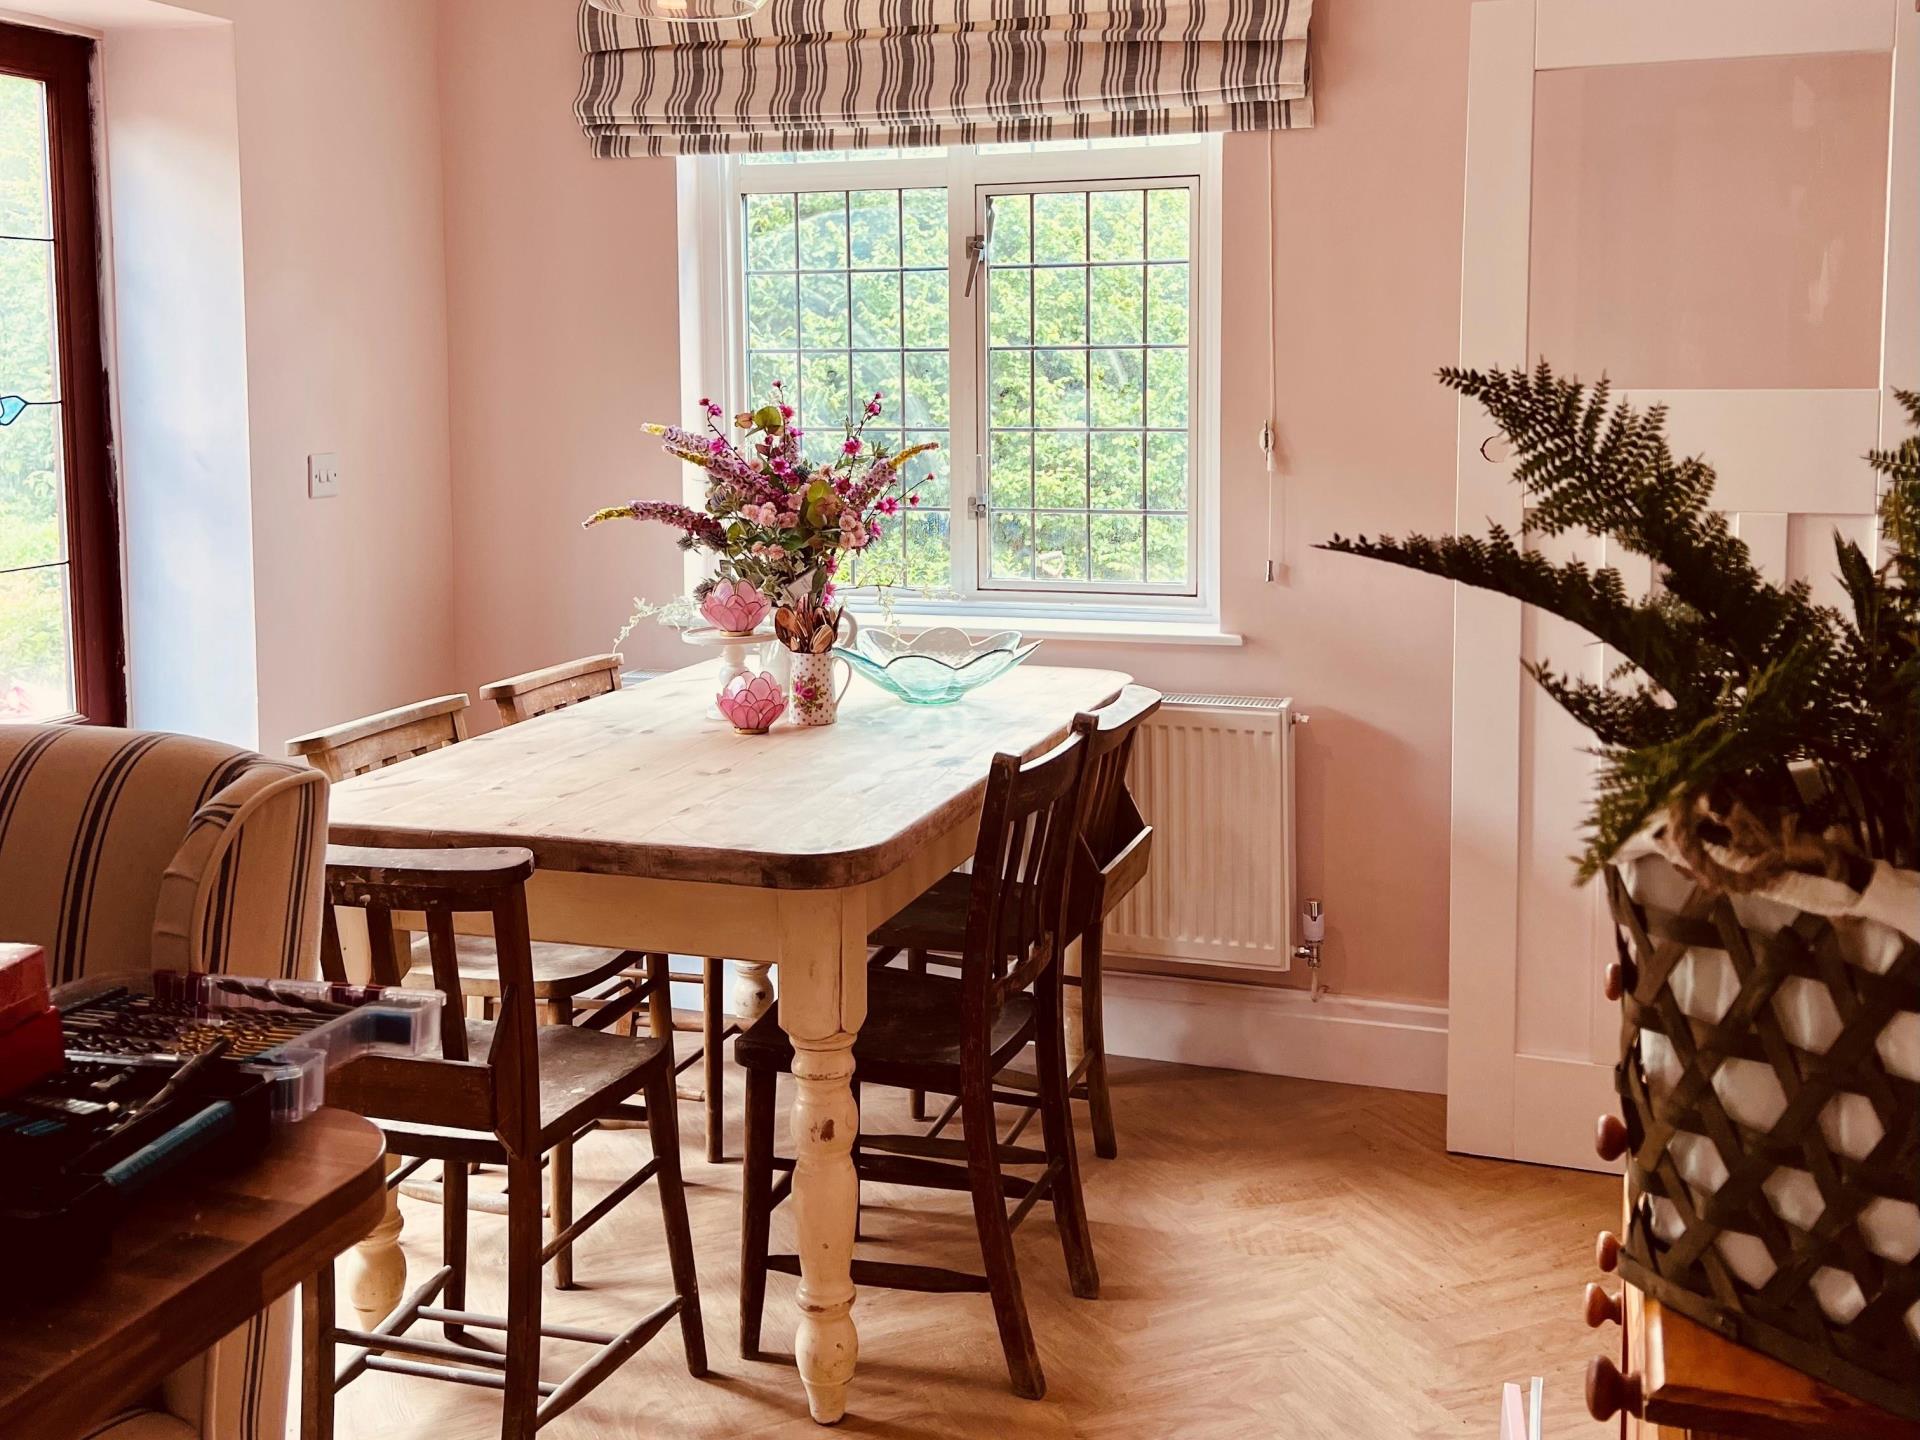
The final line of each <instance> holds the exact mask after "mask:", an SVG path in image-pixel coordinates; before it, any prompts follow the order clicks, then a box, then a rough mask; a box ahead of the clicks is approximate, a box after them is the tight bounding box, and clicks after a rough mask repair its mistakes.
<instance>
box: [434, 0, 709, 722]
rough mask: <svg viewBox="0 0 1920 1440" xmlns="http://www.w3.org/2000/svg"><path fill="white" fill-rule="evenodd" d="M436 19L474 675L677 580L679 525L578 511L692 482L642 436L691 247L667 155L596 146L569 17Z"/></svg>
mask: <svg viewBox="0 0 1920 1440" xmlns="http://www.w3.org/2000/svg"><path fill="white" fill-rule="evenodd" d="M569 13H570V12H569ZM441 22H442V24H441V30H442V51H441V85H442V92H441V94H442V102H443V108H442V124H443V126H444V130H445V135H446V147H445V157H446V158H445V165H446V207H447V208H446V228H447V291H448V295H449V298H450V304H449V307H448V321H449V329H448V340H449V355H450V378H451V391H452V437H453V472H454V475H455V476H456V477H457V479H456V483H455V487H454V497H455V505H454V522H453V523H454V548H455V554H456V556H457V566H458V570H457V576H456V580H455V589H454V593H455V625H454V635H455V652H456V654H457V656H458V660H459V673H460V676H461V684H462V685H463V686H468V687H471V686H476V685H479V684H482V683H484V682H485V681H487V680H492V679H498V678H499V677H501V676H503V675H509V674H513V673H515V672H517V671H520V670H527V669H531V668H533V667H535V666H538V665H546V664H551V663H552V662H554V661H556V660H560V659H564V658H566V657H568V656H572V655H581V654H588V653H592V652H594V651H599V650H606V649H609V648H611V647H612V644H613V638H614V636H615V635H616V634H617V633H618V631H619V629H620V626H621V624H622V622H623V621H624V620H625V618H626V616H627V615H628V613H629V612H630V610H631V608H632V607H631V602H632V600H633V597H635V596H636V595H645V596H649V597H651V598H653V599H656V600H657V599H663V598H665V597H667V596H669V595H671V594H672V593H674V591H675V590H677V589H678V588H679V585H680V580H679V576H680V560H679V552H678V551H677V550H675V549H674V547H673V544H672V542H671V540H669V539H668V538H667V537H666V536H665V535H664V533H662V532H658V531H655V532H654V533H651V534H646V533H642V531H641V528H640V527H638V526H633V527H628V529H627V531H626V533H624V534H621V535H619V536H617V537H615V536H611V535H609V533H608V532H606V531H604V530H600V531H595V532H594V533H593V534H591V535H589V534H588V533H587V532H585V531H584V530H582V529H581V528H580V525H579V522H580V520H581V519H582V518H584V517H585V516H586V515H587V514H588V513H590V512H591V511H593V510H597V509H599V508H600V507H602V506H604V505H611V504H616V503H618V502H619V501H621V500H627V499H631V498H632V497H633V496H634V495H636V494H641V493H647V494H667V493H670V487H677V485H678V484H679V477H678V476H677V475H675V474H673V473H672V472H673V470H674V468H675V467H674V466H673V463H672V462H671V461H669V460H667V459H666V458H665V457H664V456H661V455H660V454H659V452H658V447H657V446H656V445H654V444H653V443H652V442H650V441H649V440H648V439H647V437H645V436H643V435H642V434H641V433H640V424H641V422H642V421H645V420H652V419H657V418H662V417H671V416H673V415H674V414H675V413H676V412H677V411H678V409H679V403H680V401H679V351H678V345H679V332H678V328H677V325H678V315H677V301H676V297H675V285H676V283H677V282H676V279H675V277H676V275H677V272H678V263H679V261H678V256H677V254H676V253H675V245H676V240H677V237H676V230H675V218H674V167H673V162H672V161H669V160H659V161H650V160H641V161H632V162H627V163H624V164H619V163H610V162H605V161H596V160H594V159H593V158H592V157H591V156H590V155H589V154H588V153H587V147H586V143H585V141H584V140H583V139H582V138H581V135H580V128H579V126H578V125H577V124H575V123H574V120H573V118H572V110H571V105H570V102H571V100H572V98H573V93H574V91H575V90H576V89H577V88H578V86H579V80H580V75H579V71H580V52H579V47H578V43H577V42H576V40H575V39H574V30H573V25H572V23H571V21H570V19H568V15H567V13H563V12H562V8H561V7H555V6H551V5H529V4H526V3H524V0H447V3H446V4H445V5H444V7H443V9H442V13H441ZM649 469H650V470H652V471H653V475H652V477H651V478H650V479H649V480H648V481H647V482H645V484H644V485H642V484H641V483H640V482H638V481H637V480H636V478H635V477H636V476H637V475H639V474H641V473H643V472H644V471H647V470H649ZM645 638H646V639H650V640H653V641H655V642H656V645H658V644H662V643H664V642H666V641H668V640H669V639H670V638H671V637H668V636H665V635H662V634H661V633H660V632H659V631H658V630H657V627H653V626H649V627H648V629H647V631H646V632H645ZM644 643H645V642H644V640H643V642H642V643H641V644H637V645H629V646H628V647H627V652H626V653H627V654H628V657H629V659H630V660H631V661H632V662H633V663H634V664H636V665H649V666H661V667H664V666H667V665H678V664H682V663H685V661H686V659H687V658H688V656H689V655H690V652H687V651H686V650H685V649H684V647H680V646H678V645H677V643H676V644H674V645H673V646H672V647H671V648H670V649H656V650H654V651H647V650H646V649H645V648H644ZM675 651H678V652H679V653H674V652H675ZM476 718H478V717H476ZM481 723H486V722H485V721H484V720H482V721H481Z"/></svg>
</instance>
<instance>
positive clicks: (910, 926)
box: [868, 685, 1161, 1160]
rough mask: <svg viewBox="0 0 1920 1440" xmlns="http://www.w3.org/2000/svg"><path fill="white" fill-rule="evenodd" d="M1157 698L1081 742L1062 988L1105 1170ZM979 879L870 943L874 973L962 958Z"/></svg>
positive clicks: (1145, 694)
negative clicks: (1128, 920)
mask: <svg viewBox="0 0 1920 1440" xmlns="http://www.w3.org/2000/svg"><path fill="white" fill-rule="evenodd" d="M1160 701H1161V696H1160V692H1159V691H1157V690H1149V689H1147V688H1146V687H1145V686H1142V685H1129V686H1127V688H1126V689H1125V690H1123V691H1121V692H1120V695H1119V697H1118V698H1117V699H1115V700H1114V702H1113V703H1112V704H1111V705H1107V706H1105V707H1104V708H1102V709H1100V710H1096V711H1093V712H1091V713H1089V714H1085V715H1080V716H1078V717H1076V718H1075V720H1074V727H1073V728H1074V733H1075V734H1076V735H1079V736H1080V737H1081V738H1082V739H1083V740H1084V741H1085V742H1086V746H1087V761H1086V764H1087V779H1086V785H1087V790H1088V798H1087V811H1086V822H1085V825H1084V828H1083V830H1082V832H1081V839H1080V844H1079V845H1078V846H1077V847H1075V855H1074V862H1073V873H1072V880H1071V882H1070V884H1069V897H1068V904H1067V940H1068V941H1069V942H1071V941H1073V940H1078V941H1079V942H1080V973H1079V974H1078V975H1071V974H1063V975H1062V977H1061V978H1062V983H1063V984H1066V985H1077V986H1079V988H1080V1059H1079V1061H1078V1062H1077V1063H1076V1064H1075V1065H1074V1067H1073V1069H1072V1071H1071V1073H1070V1074H1069V1076H1068V1081H1069V1085H1070V1088H1071V1093H1072V1095H1073V1097H1074V1098H1075V1099H1076V1100H1085V1101H1086V1102H1087V1109H1088V1118H1089V1120H1090V1121H1091V1126H1090V1128H1091V1129H1092V1131H1093V1149H1094V1153H1095V1154H1096V1155H1099V1156H1100V1157H1101V1158H1102V1159H1104V1160H1111V1159H1112V1158H1113V1157H1114V1156H1115V1155H1117V1154H1118V1153H1119V1142H1118V1139H1117V1137H1116V1135H1115V1133H1114V1126H1113V1100H1112V1097H1111V1095H1110V1093H1109V1091H1108V1088H1107V1042H1106V1026H1105V1021H1104V1018H1103V1015H1102V1004H1101V966H1102V961H1103V959H1104V958H1105V957H1104V949H1105V946H1104V941H1105V936H1106V920H1107V916H1109V915H1110V914H1112V913H1113V911H1114V908H1115V907H1116V906H1118V905H1119V903H1120V902H1121V900H1123V899H1124V898H1125V897H1126V895H1127V893H1128V892H1129V891H1131V890H1132V889H1133V887H1134V886H1136V885H1138V884H1139V883H1140V881H1141V878H1142V877H1143V876H1145V874H1146V873H1147V861H1148V859H1149V858H1150V857H1151V854H1152V846H1153V827H1152V826H1150V825H1148V824H1147V822H1146V821H1145V820H1144V819H1143V818H1142V817H1141V815H1140V810H1139V808H1138V807H1137V806H1136V805H1135V804H1134V801H1133V796H1132V794H1131V793H1129V791H1128V790H1127V765H1128V762H1129V761H1131V759H1132V758H1133V741H1134V736H1135V734H1136V733H1137V732H1138V731H1139V728H1140V723H1141V722H1142V721H1143V720H1145V719H1146V718H1147V717H1148V716H1149V715H1151V714H1153V712H1154V711H1156V710H1158V709H1159V708H1160ZM972 890H973V885H972V877H971V876H968V875H966V874H964V873H962V872H959V871H955V872H954V873H953V874H951V875H947V876H943V877H942V878H941V879H940V880H939V881H938V882H937V883H935V884H934V886H933V887H932V888H931V889H930V890H928V891H927V892H926V893H925V894H924V895H922V896H920V898H919V899H917V900H915V901H914V902H913V903H912V904H911V905H909V906H907V908H906V909H904V910H902V911H901V912H900V913H899V914H898V915H895V916H894V917H893V918H892V919H891V920H888V921H887V922H886V923H885V924H884V925H882V926H880V927H879V928H878V929H876V930H875V931H874V932H873V934H872V935H870V936H869V937H868V940H869V943H871V944H873V945H875V946H877V947H879V948H878V950H877V951H876V953H875V955H874V957H873V963H874V964H875V965H886V964H888V963H890V962H891V961H893V960H894V959H896V958H898V957H899V955H900V954H901V953H902V952H903V951H904V952H905V954H906V957H907V960H906V964H907V969H908V970H909V971H912V972H915V973H920V972H923V971H925V969H926V967H927V964H928V961H929V959H934V960H935V961H936V963H938V960H939V959H940V958H944V957H951V956H954V955H957V954H958V953H959V952H960V950H961V949H962V947H963V946H964V944H965V940H966V930H967V910H968V906H969V904H970V903H971V897H972ZM1002 1083H1003V1084H1005V1085H1008V1086H1011V1087H1013V1088H1016V1089H1026V1088H1028V1087H1029V1084H1030V1081H1029V1079H1028V1077H1025V1076H1021V1075H1017V1074H1009V1075H1008V1076H1006V1077H1005V1078H1004V1079H1003V1081H1002ZM1025 1108H1026V1111H1027V1113H1026V1115H1025V1116H1024V1117H1023V1118H1022V1120H1021V1121H1020V1122H1019V1124H1017V1125H1016V1126H1015V1127H1014V1129H1013V1130H1012V1131H1011V1132H1010V1133H1009V1135H1008V1137H1007V1138H1008V1139H1009V1140H1013V1139H1018V1138H1019V1135H1020V1132H1021V1130H1023V1129H1024V1128H1025V1126H1026V1123H1027V1121H1028V1120H1030V1119H1031V1118H1032V1116H1033V1114H1034V1113H1035V1110H1036V1109H1037V1108H1038V1107H1037V1105H1036V1104H1035V1102H1034V1101H1033V1100H1032V1099H1029V1100H1028V1101H1027V1102H1026V1107H1025ZM913 1114H914V1118H915V1119H923V1118H925V1114H926V1112H925V1109H924V1106H923V1102H922V1100H921V1097H920V1096H918V1095H916V1096H914V1097H913ZM953 1114H954V1109H953V1107H952V1106H949V1107H948V1108H947V1111H946V1113H945V1114H944V1115H942V1116H941V1117H940V1119H939V1120H938V1121H937V1122H936V1123H935V1125H934V1128H933V1131H932V1133H933V1134H935V1135H937V1134H939V1132H940V1131H941V1130H942V1129H943V1128H945V1126H946V1124H947V1122H948V1121H949V1120H951V1118H952V1117H953Z"/></svg>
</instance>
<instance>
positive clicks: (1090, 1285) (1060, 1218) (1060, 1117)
mask: <svg viewBox="0 0 1920 1440" xmlns="http://www.w3.org/2000/svg"><path fill="white" fill-rule="evenodd" d="M1034 998H1035V1000H1036V1002H1037V1003H1036V1005H1035V1007H1034V1008H1035V1012H1036V1013H1035V1017H1034V1037H1033V1058H1034V1070H1035V1073H1036V1075H1037V1076H1038V1079H1039V1086H1040V1128H1041V1132H1042V1133H1043V1134H1044V1135H1045V1136H1046V1145H1047V1159H1048V1161H1049V1162H1051V1163H1052V1164H1053V1165H1055V1166H1057V1167H1058V1169H1057V1170H1056V1171H1055V1172H1054V1177H1053V1190H1052V1194H1051V1196H1050V1198H1051V1199H1052V1201H1053V1218H1054V1221H1055V1223H1056V1224H1057V1225H1058V1226H1059V1228H1060V1246H1061V1249H1063V1250H1064V1251H1065V1252H1066V1257H1067V1279H1068V1281H1069V1282H1070V1283H1071V1284H1072V1286H1073V1293H1074V1294H1075V1295H1077V1296H1079V1297H1080V1298H1081V1299H1082V1300H1092V1299H1095V1298H1096V1297H1097V1296H1098V1295H1099V1294H1100V1270H1099V1267H1098V1266H1096V1265H1095V1264H1094V1259H1093V1233H1092V1231H1091V1230H1090V1229H1089V1228H1088V1226H1087V1203H1086V1198H1085V1196H1083V1195H1082V1194H1081V1192H1080V1156H1079V1152H1078V1150H1077V1149H1076V1148H1075V1145H1074V1139H1073V1101H1072V1099H1071V1098H1070V1097H1069V1096H1068V1094H1067V1043H1066V1042H1067V1037H1066V1030H1065V1028H1064V1027H1065V1017H1064V1016H1063V1015H1062V1014H1061V1008H1062V1007H1061V1004H1060V979H1059V976H1058V975H1052V976H1043V977H1042V978H1041V981H1040V983H1039V984H1038V985H1036V986H1035V987H1034Z"/></svg>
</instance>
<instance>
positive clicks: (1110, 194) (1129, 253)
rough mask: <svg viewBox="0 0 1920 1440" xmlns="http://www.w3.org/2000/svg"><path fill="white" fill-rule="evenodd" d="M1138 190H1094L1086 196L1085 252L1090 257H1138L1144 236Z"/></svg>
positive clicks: (1110, 258) (1097, 258)
mask: <svg viewBox="0 0 1920 1440" xmlns="http://www.w3.org/2000/svg"><path fill="white" fill-rule="evenodd" d="M1142 198H1143V197H1142V196H1141V193H1140V192H1139V191H1138V190H1096V191H1095V192H1094V193H1093V194H1092V195H1089V196H1088V197H1087V232H1088V234H1087V254H1088V258H1090V259H1093V260H1138V259H1140V258H1141V257H1142V256H1143V255H1145V253H1146V245H1147V237H1146V231H1145V225H1144V223H1143V219H1142V212H1141V200H1142Z"/></svg>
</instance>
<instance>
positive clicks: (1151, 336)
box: [1147, 265, 1187, 345]
mask: <svg viewBox="0 0 1920 1440" xmlns="http://www.w3.org/2000/svg"><path fill="white" fill-rule="evenodd" d="M1147 340H1148V342H1149V343H1151V344H1154V345H1184V344H1186V343H1187V267H1186V266H1185V265H1150V266H1148V267H1147Z"/></svg>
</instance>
